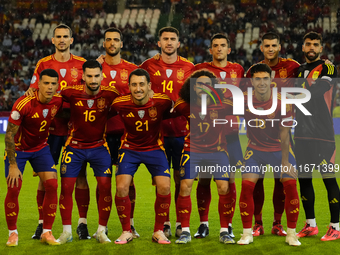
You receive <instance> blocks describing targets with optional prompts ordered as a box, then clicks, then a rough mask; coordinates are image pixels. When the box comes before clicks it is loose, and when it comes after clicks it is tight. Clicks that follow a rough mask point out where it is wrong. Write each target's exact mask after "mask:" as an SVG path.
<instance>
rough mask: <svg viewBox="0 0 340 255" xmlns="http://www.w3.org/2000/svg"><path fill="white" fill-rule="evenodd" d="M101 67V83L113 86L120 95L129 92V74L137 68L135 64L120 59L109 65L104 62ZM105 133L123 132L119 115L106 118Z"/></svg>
mask: <svg viewBox="0 0 340 255" xmlns="http://www.w3.org/2000/svg"><path fill="white" fill-rule="evenodd" d="M102 67H103V77H104V78H103V81H102V84H101V85H104V86H115V87H116V89H117V90H118V92H119V94H120V95H127V94H129V93H130V90H129V75H130V73H131V72H132V71H133V70H135V69H137V68H138V67H137V66H136V65H135V64H132V63H130V62H128V61H126V60H123V59H122V60H121V61H120V63H119V64H118V65H109V64H107V63H106V62H104V63H103V64H102ZM106 133H107V134H122V133H124V124H123V121H122V118H121V117H120V116H119V115H117V116H114V117H113V118H110V119H109V120H108V122H107V130H106Z"/></svg>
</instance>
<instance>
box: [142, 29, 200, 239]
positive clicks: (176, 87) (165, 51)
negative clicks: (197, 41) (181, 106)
mask: <svg viewBox="0 0 340 255" xmlns="http://www.w3.org/2000/svg"><path fill="white" fill-rule="evenodd" d="M158 37H159V41H158V47H160V48H161V50H162V53H161V55H160V57H157V58H150V59H148V60H146V61H144V63H142V65H141V66H140V67H141V68H143V69H145V70H146V71H148V73H149V74H150V78H151V84H152V90H153V91H154V92H155V93H165V94H167V95H168V96H169V97H170V98H171V100H172V101H174V102H176V100H177V99H178V97H179V96H178V92H179V91H180V89H181V87H182V86H183V84H184V81H185V80H186V79H187V78H188V77H189V76H190V74H191V73H192V72H193V71H195V66H194V65H193V64H192V63H191V62H190V61H188V60H187V59H185V58H182V57H180V56H178V55H177V49H178V48H179V46H180V42H179V32H178V30H177V29H176V28H173V27H163V28H162V29H160V30H159V32H158ZM162 128H163V133H164V147H165V151H166V155H167V158H168V161H169V165H170V166H171V164H172V168H173V169H174V180H175V203H176V206H177V198H178V194H179V185H180V176H179V165H180V159H181V152H182V149H183V144H184V138H185V136H186V135H187V134H188V133H189V131H188V129H187V121H186V119H185V118H184V117H183V116H180V117H177V118H171V119H167V120H164V121H163V125H162ZM176 212H177V210H176ZM164 233H165V235H166V236H167V237H169V236H171V225H170V220H169V215H168V216H167V220H166V222H165V225H164ZM180 234H181V225H180V222H179V216H178V213H177V214H176V236H178V237H179V236H180Z"/></svg>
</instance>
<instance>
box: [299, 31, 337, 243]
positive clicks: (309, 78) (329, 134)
mask: <svg viewBox="0 0 340 255" xmlns="http://www.w3.org/2000/svg"><path fill="white" fill-rule="evenodd" d="M303 41H304V43H303V46H302V51H303V53H304V55H305V58H306V63H305V64H303V65H301V67H300V68H299V72H298V79H297V86H298V87H303V88H305V89H308V90H309V91H310V93H311V99H310V100H309V101H308V102H307V103H305V104H304V107H305V108H306V109H307V110H308V111H309V112H310V113H311V115H310V116H306V115H304V114H303V113H302V112H301V111H300V110H299V109H296V121H297V122H298V125H297V126H296V128H295V151H296V160H297V167H298V169H299V182H300V193H301V199H302V204H303V208H304V209H305V214H306V225H305V226H304V227H303V229H302V230H301V231H300V232H299V233H298V236H299V237H305V236H312V235H316V234H318V232H319V230H318V227H317V225H316V221H315V211H314V202H315V194H314V189H313V183H312V170H313V168H314V167H315V170H316V171H319V172H320V173H321V175H322V178H323V182H324V184H325V187H326V189H327V193H328V202H329V210H330V214H331V222H330V224H329V229H328V231H327V233H326V234H325V235H324V236H323V237H322V238H321V241H331V240H335V239H339V238H340V232H339V186H338V184H337V181H336V178H335V173H334V158H335V140H334V129H333V118H332V111H333V101H334V97H335V89H334V87H335V80H334V78H336V76H337V71H336V69H335V67H334V66H333V65H329V64H325V62H324V61H323V60H321V59H320V55H321V53H322V49H323V47H322V37H321V35H320V34H318V33H315V32H310V33H308V34H306V35H305V36H304V37H303ZM299 78H300V79H299ZM304 170H307V171H304ZM301 171H302V172H301Z"/></svg>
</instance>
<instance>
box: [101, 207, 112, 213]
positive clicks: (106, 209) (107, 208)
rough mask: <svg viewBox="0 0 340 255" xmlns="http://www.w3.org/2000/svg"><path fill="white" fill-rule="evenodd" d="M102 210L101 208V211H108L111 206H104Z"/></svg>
mask: <svg viewBox="0 0 340 255" xmlns="http://www.w3.org/2000/svg"><path fill="white" fill-rule="evenodd" d="M102 210H103V211H107V212H109V211H111V207H110V206H108V207H105V208H103V209H102Z"/></svg>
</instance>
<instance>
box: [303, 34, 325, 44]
mask: <svg viewBox="0 0 340 255" xmlns="http://www.w3.org/2000/svg"><path fill="white" fill-rule="evenodd" d="M306 39H311V40H320V44H322V36H321V34H319V33H317V32H309V33H307V34H305V36H304V37H303V42H305V41H306Z"/></svg>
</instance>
